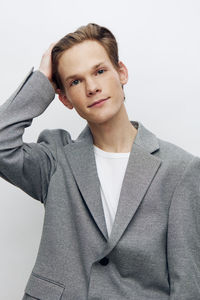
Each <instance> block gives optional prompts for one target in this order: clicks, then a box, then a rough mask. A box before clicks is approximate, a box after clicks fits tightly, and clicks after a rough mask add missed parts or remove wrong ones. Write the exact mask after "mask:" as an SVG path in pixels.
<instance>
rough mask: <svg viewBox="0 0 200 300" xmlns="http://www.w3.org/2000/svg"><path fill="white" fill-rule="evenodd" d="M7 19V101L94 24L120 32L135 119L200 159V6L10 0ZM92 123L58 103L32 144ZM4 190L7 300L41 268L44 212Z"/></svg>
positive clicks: (1, 252)
mask: <svg viewBox="0 0 200 300" xmlns="http://www.w3.org/2000/svg"><path fill="white" fill-rule="evenodd" d="M0 22H1V24H0V25H1V26H0V37H1V43H0V68H1V71H0V82H1V98H0V104H3V102H4V101H5V100H6V99H7V98H8V97H9V96H10V94H11V93H12V92H13V91H14V90H15V89H16V88H17V86H18V85H19V84H20V83H21V81H22V80H23V78H24V77H25V76H26V74H27V73H28V71H29V70H30V69H31V67H32V66H34V67H35V69H37V68H38V66H39V63H40V58H41V56H42V54H43V52H44V51H45V50H46V48H48V46H49V44H50V43H52V42H55V41H57V40H58V39H60V38H61V37H63V36H64V35H65V34H67V33H68V32H71V31H74V30H76V29H77V28H78V27H79V26H81V25H86V24H87V23H89V22H94V23H97V24H99V25H103V26H106V27H108V28H109V29H110V30H111V31H112V32H113V33H114V35H115V36H116V38H117V40H118V44H119V54H120V59H121V60H122V61H123V62H124V63H125V64H126V66H127V67H128V70H129V83H128V84H127V86H126V87H125V93H126V108H127V111H128V115H129V119H130V120H139V121H141V122H142V123H143V125H144V126H146V127H147V128H148V129H149V130H151V131H152V132H154V133H155V134H156V135H157V136H158V137H160V138H161V139H164V140H167V141H170V142H172V143H174V144H176V145H179V146H180V147H182V148H184V149H185V150H187V151H189V152H191V153H193V154H194V155H197V156H200V120H199V109H200V104H199V100H200V88H199V83H200V34H199V32H200V1H198V0H165V1H164V0H137V1H136V0H124V1H121V0H120V1H118V0H110V1H108V0H101V1H95V0H85V1H82V0H76V1H67V0H65V1H64V0H60V1H59V0H57V1H50V0H40V1H39V0H29V1H27V0H18V1H14V0H13V1H11V0H7V1H3V2H2V3H1V8H0ZM85 124H86V123H85V120H83V119H81V118H80V117H79V116H78V115H77V113H76V111H74V110H73V111H70V110H68V109H67V108H66V107H65V106H63V104H62V103H61V102H59V100H58V99H57V98H56V99H55V100H54V101H53V102H52V104H51V105H50V106H49V107H48V108H47V110H46V111H45V112H44V113H43V114H42V115H41V116H40V117H38V118H36V119H34V121H33V124H32V126H31V127H29V128H27V129H26V132H25V135H24V141H26V142H33V141H36V139H37V137H38V135H39V133H40V132H41V131H42V130H43V129H45V128H64V129H66V130H68V131H70V132H71V135H72V137H73V138H76V137H77V135H78V134H79V132H80V131H81V129H82V128H83V127H84V126H85ZM0 190H1V197H0V241H1V247H0V282H1V287H0V299H3V300H18V299H21V298H22V296H23V291H24V288H25V285H26V282H27V280H28V277H29V275H30V273H31V270H32V268H33V265H34V263H35V259H36V256H37V250H38V247H39V242H40V238H41V232H42V224H43V216H44V209H43V205H42V204H41V203H40V202H38V201H36V200H34V199H32V198H31V197H29V196H28V195H26V194H25V193H24V192H23V191H21V190H20V189H18V188H16V187H14V186H12V185H11V184H9V183H7V182H6V181H3V180H2V179H0Z"/></svg>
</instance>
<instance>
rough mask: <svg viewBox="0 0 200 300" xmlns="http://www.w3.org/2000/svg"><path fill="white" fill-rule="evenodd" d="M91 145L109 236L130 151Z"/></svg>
mask: <svg viewBox="0 0 200 300" xmlns="http://www.w3.org/2000/svg"><path fill="white" fill-rule="evenodd" d="M93 146H94V154H95V160H96V166H97V173H98V177H99V180H100V191H101V199H102V203H103V209H104V215H105V219H106V225H107V231H108V235H109V236H110V233H111V230H112V226H113V223H114V219H115V215H116V211H117V206H118V202H119V196H120V192H121V187H122V183H123V179H124V175H125V171H126V167H127V163H128V159H129V155H130V152H129V153H113V152H105V151H103V150H102V149H100V148H98V147H96V146H95V145H93Z"/></svg>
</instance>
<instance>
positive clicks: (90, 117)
mask: <svg viewBox="0 0 200 300" xmlns="http://www.w3.org/2000/svg"><path fill="white" fill-rule="evenodd" d="M58 72H59V75H60V78H61V80H62V83H63V86H64V93H63V92H59V99H60V100H61V101H62V102H63V104H64V105H66V106H67V107H68V108H69V109H72V108H73V107H74V108H75V109H76V111H77V112H78V114H79V115H80V116H81V117H82V118H84V119H85V120H87V121H88V123H90V122H91V123H96V124H100V123H103V122H106V121H108V120H109V119H110V118H112V117H113V116H114V115H116V114H117V113H118V112H119V111H120V109H121V108H122V105H123V102H124V92H123V89H122V85H124V84H126V82H127V80H128V72H127V69H126V67H125V66H124V64H123V63H122V62H120V63H119V70H118V71H117V70H116V69H115V68H114V66H113V64H112V63H111V61H110V59H109V56H108V54H107V52H106V51H105V49H104V48H103V46H102V45H101V44H99V43H98V42H96V41H84V42H82V43H80V44H77V45H75V46H73V47H72V48H70V49H68V50H66V51H65V52H64V53H63V54H62V56H61V57H60V59H59V64H58ZM103 99H105V101H102V102H101V103H99V104H98V105H93V104H94V102H96V101H99V100H103Z"/></svg>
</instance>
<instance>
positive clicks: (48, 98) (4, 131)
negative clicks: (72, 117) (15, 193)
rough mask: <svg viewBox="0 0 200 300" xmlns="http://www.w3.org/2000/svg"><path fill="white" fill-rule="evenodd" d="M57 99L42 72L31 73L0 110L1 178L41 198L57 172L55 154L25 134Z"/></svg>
mask: <svg viewBox="0 0 200 300" xmlns="http://www.w3.org/2000/svg"><path fill="white" fill-rule="evenodd" d="M54 97H55V92H54V89H53V87H52V85H51V83H50V82H49V80H48V79H47V77H45V75H43V74H42V73H41V72H40V71H35V72H30V73H29V75H28V76H27V77H26V79H25V80H24V82H23V83H22V84H21V85H20V87H19V88H18V89H17V91H16V92H15V93H14V94H13V95H12V96H11V97H10V98H9V99H8V100H7V101H6V102H5V103H4V104H3V105H2V106H1V107H0V176H1V177H3V178H4V179H6V180H8V181H9V182H11V183H13V184H14V185H17V186H18V187H20V188H22V189H23V190H24V191H26V192H27V193H28V194H30V195H31V196H33V197H35V198H37V199H40V198H41V197H42V190H44V189H46V187H47V184H48V178H49V174H50V172H51V170H53V157H52V154H51V151H49V149H46V147H43V146H42V145H40V144H36V143H32V144H26V143H24V142H23V133H24V130H25V128H26V127H28V126H30V125H31V123H32V120H33V118H35V117H37V116H39V115H41V114H42V113H43V112H44V111H45V109H46V108H47V107H48V105H49V104H50V103H51V102H52V100H53V99H54Z"/></svg>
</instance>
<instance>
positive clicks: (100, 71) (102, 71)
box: [97, 69, 105, 74]
mask: <svg viewBox="0 0 200 300" xmlns="http://www.w3.org/2000/svg"><path fill="white" fill-rule="evenodd" d="M104 72H105V70H104V69H100V70H98V71H97V73H98V74H103V73H104Z"/></svg>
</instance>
